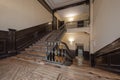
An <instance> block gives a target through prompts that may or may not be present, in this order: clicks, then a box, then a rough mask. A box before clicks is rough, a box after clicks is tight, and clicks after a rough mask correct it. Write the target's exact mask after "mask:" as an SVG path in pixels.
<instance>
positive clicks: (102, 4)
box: [93, 0, 120, 52]
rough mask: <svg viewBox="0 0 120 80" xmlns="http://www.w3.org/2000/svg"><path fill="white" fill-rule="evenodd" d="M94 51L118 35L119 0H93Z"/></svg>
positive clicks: (119, 19) (119, 18)
mask: <svg viewBox="0 0 120 80" xmlns="http://www.w3.org/2000/svg"><path fill="white" fill-rule="evenodd" d="M93 17H94V20H93V31H94V52H95V51H97V50H99V49H101V48H102V47H104V46H105V45H107V44H109V43H111V42H112V41H114V40H115V39H117V38H119V37H120V0H95V3H94V16H93Z"/></svg>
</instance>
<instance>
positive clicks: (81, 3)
mask: <svg viewBox="0 0 120 80" xmlns="http://www.w3.org/2000/svg"><path fill="white" fill-rule="evenodd" d="M88 3H89V0H85V1H81V2H77V3H74V4H70V5H66V6H63V7H59V8H56V9H54V10H53V11H54V12H55V11H58V10H62V9H66V8H70V7H75V6H79V5H83V4H88Z"/></svg>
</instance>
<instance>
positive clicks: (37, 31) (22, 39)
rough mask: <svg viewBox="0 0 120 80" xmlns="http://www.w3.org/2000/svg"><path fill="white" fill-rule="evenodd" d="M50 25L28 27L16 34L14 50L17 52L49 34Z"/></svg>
mask: <svg viewBox="0 0 120 80" xmlns="http://www.w3.org/2000/svg"><path fill="white" fill-rule="evenodd" d="M48 27H50V25H48V23H45V24H41V25H37V26H34V27H30V28H27V29H24V30H20V31H17V32H16V48H17V52H19V51H20V50H23V49H24V48H26V47H28V46H30V45H31V44H33V43H34V42H36V41H37V40H39V39H40V38H42V37H43V36H44V35H45V34H47V33H48V32H49V30H48V29H49V28H48Z"/></svg>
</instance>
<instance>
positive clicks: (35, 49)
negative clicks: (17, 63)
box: [16, 30, 65, 63]
mask: <svg viewBox="0 0 120 80" xmlns="http://www.w3.org/2000/svg"><path fill="white" fill-rule="evenodd" d="M61 34H63V31H62V30H55V31H52V32H51V33H49V34H47V35H46V36H44V37H43V38H42V39H40V40H39V41H37V42H36V43H34V44H33V45H31V46H29V47H28V48H26V49H25V50H24V51H21V52H20V53H21V54H18V55H17V56H16V58H17V59H22V60H26V61H33V62H38V63H39V62H42V61H45V62H46V61H48V62H59V63H63V61H62V60H65V56H57V55H56V56H54V57H55V58H56V59H57V60H50V59H48V56H49V57H50V56H51V54H48V52H53V48H55V46H56V44H57V43H58V40H59V39H58V37H59V38H60V37H61ZM55 43H56V44H55ZM56 49H57V48H56ZM54 51H55V50H54ZM63 57H64V58H63ZM59 60H60V61H59Z"/></svg>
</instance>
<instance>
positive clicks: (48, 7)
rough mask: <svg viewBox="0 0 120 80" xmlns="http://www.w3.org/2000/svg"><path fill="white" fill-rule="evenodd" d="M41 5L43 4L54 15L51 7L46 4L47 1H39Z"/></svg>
mask: <svg viewBox="0 0 120 80" xmlns="http://www.w3.org/2000/svg"><path fill="white" fill-rule="evenodd" d="M38 1H39V3H40V4H42V5H43V6H44V7H45V8H46V9H47V10H48V11H49V12H50V13H53V10H52V9H51V8H50V6H49V5H48V4H47V3H46V2H45V0H38Z"/></svg>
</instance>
